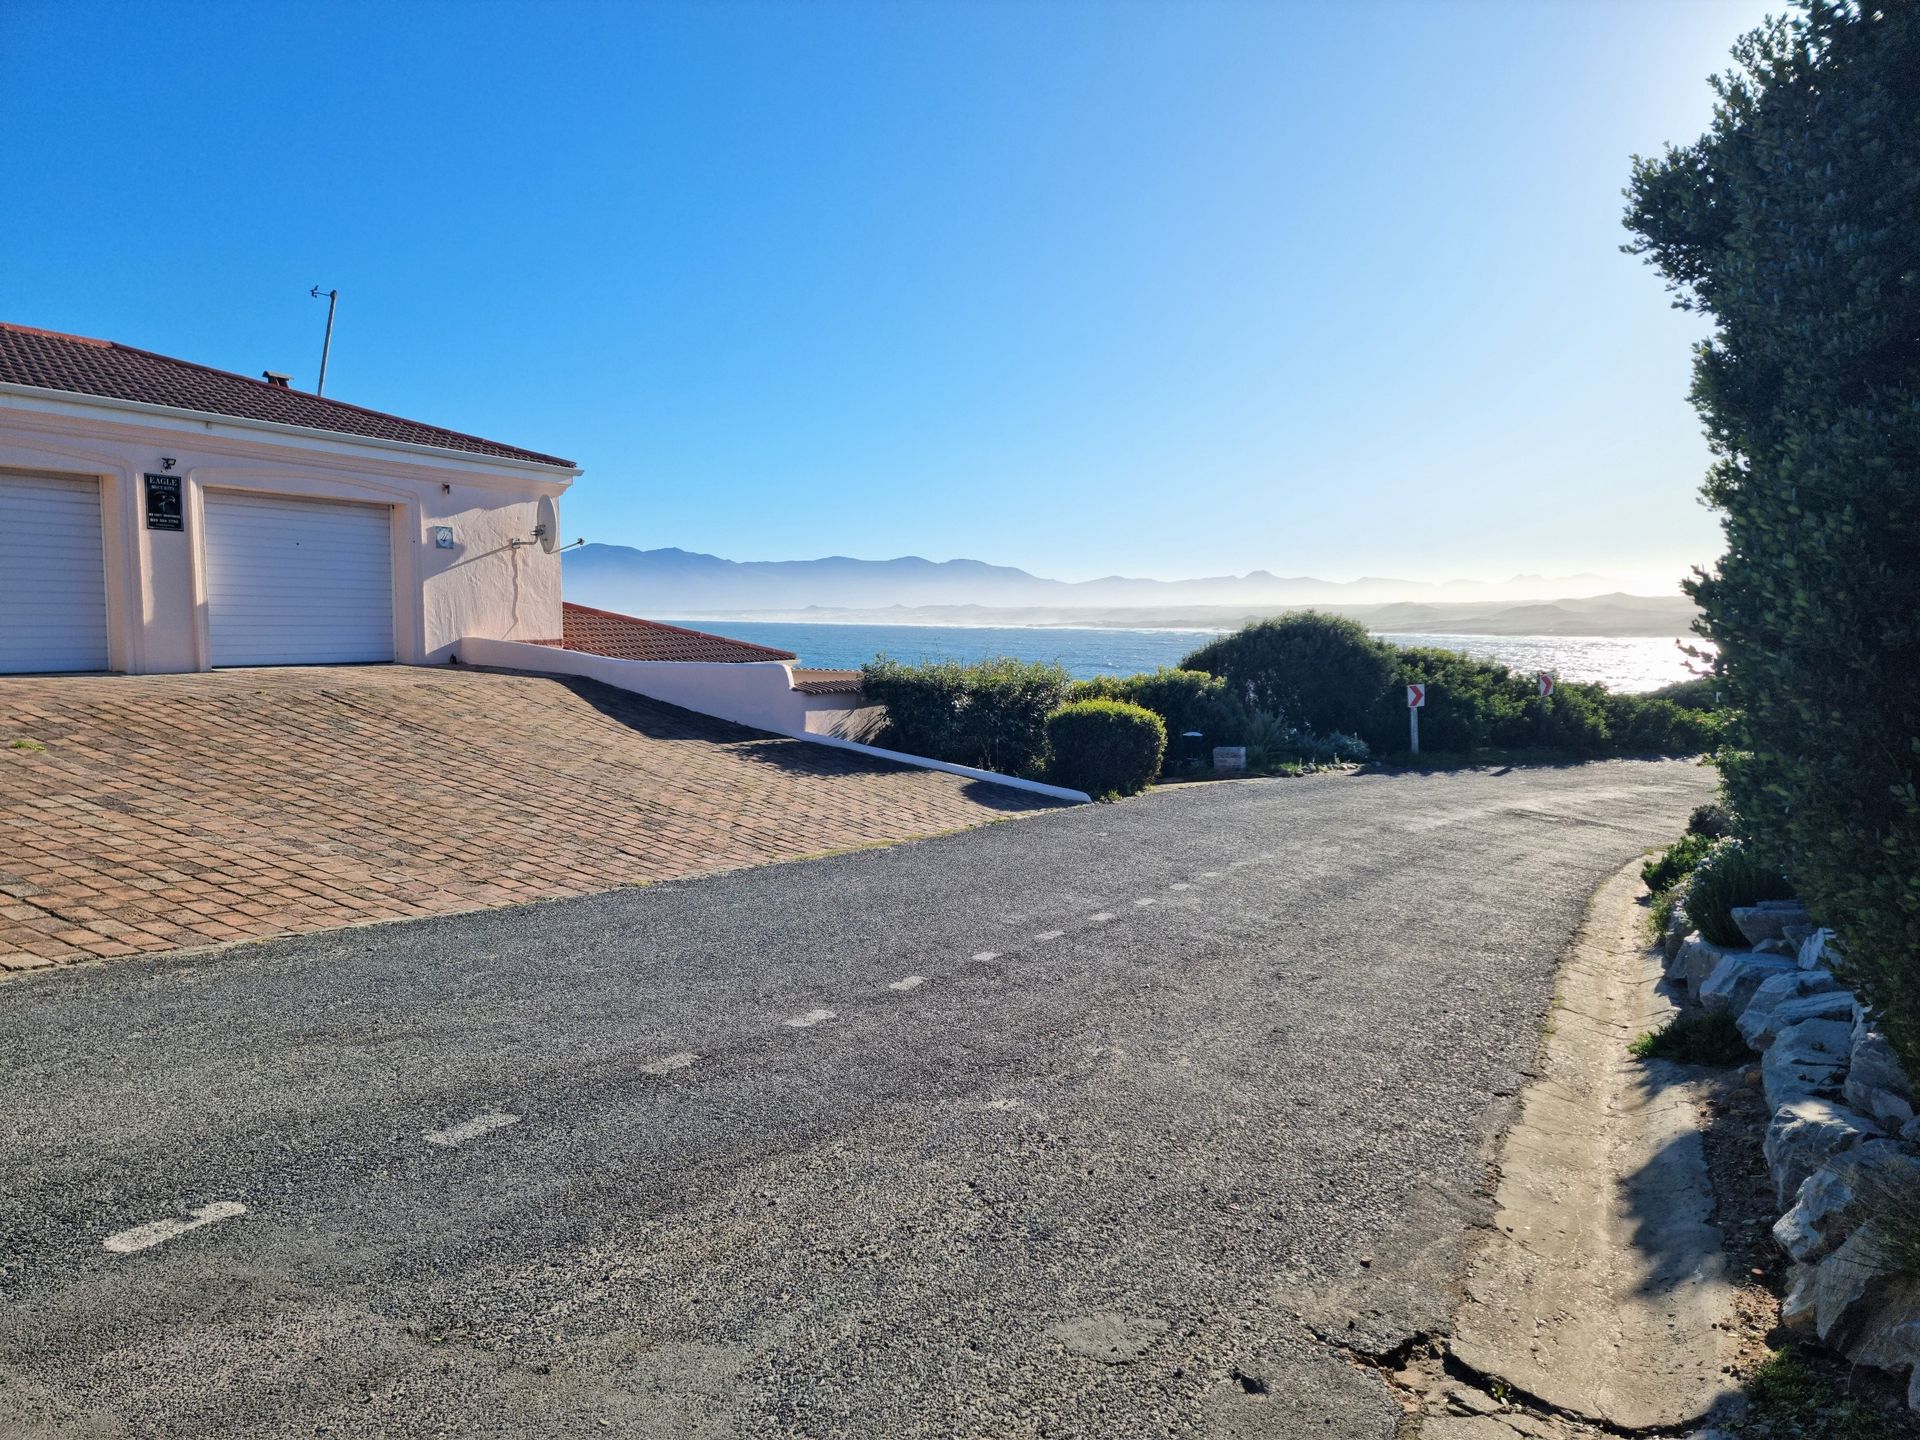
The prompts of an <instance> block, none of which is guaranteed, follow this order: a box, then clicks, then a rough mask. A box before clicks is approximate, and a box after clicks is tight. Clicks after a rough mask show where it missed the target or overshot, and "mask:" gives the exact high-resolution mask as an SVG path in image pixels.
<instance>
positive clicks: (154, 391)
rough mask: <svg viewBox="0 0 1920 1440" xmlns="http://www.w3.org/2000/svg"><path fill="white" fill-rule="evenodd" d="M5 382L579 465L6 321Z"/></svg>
mask: <svg viewBox="0 0 1920 1440" xmlns="http://www.w3.org/2000/svg"><path fill="white" fill-rule="evenodd" d="M0 382H5V383H6V384H9V385H32V386H36V387H38V388H39V389H42V390H64V391H66V392H68V393H69V394H74V395H99V396H103V397H105V398H108V399H113V400H135V401H138V402H140V403H141V404H143V405H165V406H169V407H171V408H173V409H176V410H193V411H197V412H199V413H200V414H203V415H228V416H232V417H233V418H235V419H239V420H267V421H271V422H272V423H274V424H276V425H292V426H296V427H298V428H299V429H302V430H321V431H326V432H329V433H331V434H335V435H359V436H364V437H366V438H369V439H374V440H398V441H402V442H404V443H406V444H408V445H427V446H431V447H433V448H434V449H436V450H459V451H463V452H465V453H466V454H469V455H485V456H490V457H492V458H494V459H504V460H530V461H532V462H533V463H535V464H537V465H564V466H567V467H568V468H572V467H573V462H572V461H571V460H562V459H560V458H559V457H558V456H554V455H543V454H541V453H540V452H539V451H537V450H522V449H521V448H520V447H519V446H517V445H502V444H500V443H499V442H498V441H496V440H482V439H481V438H480V437H479V436H477V435H463V434H461V433H460V432H459V431H458V430H443V429H441V428H440V427H439V426H438V425H422V424H421V423H419V422H418V421H416V420H402V419H400V418H399V417H398V416H397V415H383V414H381V413H380V412H379V411H378V410H364V409H362V408H361V407H360V406H358V405H348V404H346V403H345V402H344V401H340V400H328V399H324V398H322V397H321V396H319V395H310V394H308V393H307V392H306V391H304V390H294V389H291V388H289V387H287V386H284V385H274V384H270V383H269V382H267V381H265V380H250V379H248V378H247V377H246V376H245V375H235V374H233V373H232V372H230V371H226V370H215V369H213V368H212V367H211V366H207V365H196V364H194V363H193V362H192V361H190V360H175V359H172V358H170V357H168V356H166V355H155V354H153V353H152V352H151V351H148V350H136V349H134V348H133V347H132V346H131V345H120V344H116V343H115V342H113V341H111V340H90V339H88V338H86V337H85V336H82V335H62V334H60V333H59V332H57V331H53V330H35V329H31V328H30V327H28V326H25V325H9V324H6V323H5V322H4V321H0Z"/></svg>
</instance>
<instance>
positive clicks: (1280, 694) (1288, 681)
mask: <svg viewBox="0 0 1920 1440" xmlns="http://www.w3.org/2000/svg"><path fill="white" fill-rule="evenodd" d="M1180 664H1181V666H1182V668H1184V669H1188V670H1204V671H1206V672H1207V673H1208V674H1209V675H1219V676H1221V677H1223V678H1224V679H1225V680H1226V682H1227V686H1228V689H1229V691H1230V693H1231V694H1232V695H1233V696H1234V697H1235V698H1237V699H1242V700H1244V701H1246V703H1247V704H1249V705H1251V706H1252V707H1253V708H1254V709H1256V710H1265V711H1268V712H1269V713H1271V714H1274V715H1278V716H1280V717H1281V718H1282V719H1284V720H1285V721H1286V722H1287V723H1288V724H1290V725H1294V726H1297V727H1299V728H1301V729H1303V730H1311V731H1313V732H1314V733H1316V734H1326V733H1327V732H1329V731H1334V730H1340V731H1346V732H1350V733H1359V734H1365V732H1366V728H1367V720H1368V717H1369V716H1371V715H1372V714H1374V712H1375V711H1376V710H1377V708H1378V707H1379V705H1380V701H1381V698H1382V697H1383V696H1384V695H1386V693H1387V691H1388V689H1389V687H1390V686H1391V685H1392V684H1393V649H1392V647H1391V646H1388V645H1385V644H1383V643H1381V642H1380V641H1378V640H1376V639H1374V638H1373V637H1372V636H1371V635H1369V634H1368V633H1367V629H1366V627H1365V626H1364V625H1362V624H1360V623H1359V622H1358V621H1356V620H1348V619H1344V618H1343V617H1341V616H1338V615H1322V614H1320V613H1318V612H1317V611H1313V610H1306V611H1302V612H1300V613H1299V614H1295V615H1282V616H1279V617H1278V618H1276V619H1272V620H1258V621H1255V622H1254V623H1253V624H1251V625H1248V626H1246V627H1245V628H1244V629H1241V630H1237V631H1235V632H1234V633H1233V634H1231V635H1222V636H1221V637H1220V638H1219V639H1217V640H1214V641H1211V642H1209V643H1208V644H1205V645H1202V646H1201V647H1200V648H1199V649H1198V650H1196V651H1194V652H1193V653H1192V654H1191V655H1189V656H1187V658H1186V659H1184V660H1182V661H1181V662H1180ZM1400 723H1401V725H1402V726H1405V724H1406V715H1405V713H1404V712H1403V713H1402V714H1401V716H1400ZM1369 738H1371V737H1369Z"/></svg>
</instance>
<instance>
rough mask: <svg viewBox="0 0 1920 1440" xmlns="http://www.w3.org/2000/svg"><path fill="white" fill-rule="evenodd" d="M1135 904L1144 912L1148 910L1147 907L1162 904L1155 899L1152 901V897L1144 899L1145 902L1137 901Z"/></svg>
mask: <svg viewBox="0 0 1920 1440" xmlns="http://www.w3.org/2000/svg"><path fill="white" fill-rule="evenodd" d="M1133 903H1134V904H1135V905H1136V906H1138V907H1139V908H1140V909H1142V910H1144V909H1146V908H1147V906H1149V905H1158V904H1159V903H1160V902H1159V901H1158V900H1155V899H1152V898H1151V897H1149V898H1147V899H1144V900H1136V901H1134V902H1133Z"/></svg>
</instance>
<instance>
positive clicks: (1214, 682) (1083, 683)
mask: <svg viewBox="0 0 1920 1440" xmlns="http://www.w3.org/2000/svg"><path fill="white" fill-rule="evenodd" d="M1067 699H1068V700H1124V701H1126V702H1127V703H1128V704H1131V705H1140V706H1144V707H1145V708H1146V709H1148V710H1151V711H1153V713H1154V714H1156V715H1158V716H1159V717H1160V720H1161V723H1162V724H1164V725H1165V726H1166V728H1167V753H1166V755H1165V756H1164V757H1163V758H1162V761H1161V764H1162V767H1163V768H1165V767H1167V766H1171V765H1172V764H1173V763H1174V762H1175V761H1176V760H1199V759H1202V758H1203V757H1204V755H1205V754H1206V752H1208V751H1210V750H1211V749H1212V747H1214V746H1215V745H1244V744H1245V743H1246V724H1247V712H1246V707H1245V706H1243V705H1241V704H1240V703H1239V702H1238V701H1236V700H1235V699H1234V698H1233V696H1232V695H1231V694H1229V693H1228V690H1227V682H1226V681H1225V680H1223V679H1221V678H1220V677H1219V676H1218V675H1209V674H1207V672H1206V671H1204V670H1174V669H1169V668H1167V667H1165V666H1162V667H1161V668H1160V669H1158V670H1155V671H1152V672H1151V673H1148V674H1141V675H1097V676H1095V677H1094V678H1093V679H1091V680H1077V681H1075V682H1074V683H1073V685H1072V686H1071V687H1070V688H1069V689H1068V691H1067ZM1190 730H1197V731H1199V732H1200V739H1199V740H1197V741H1193V742H1190V743H1184V744H1183V739H1184V737H1185V736H1186V734H1187V732H1188V731H1190Z"/></svg>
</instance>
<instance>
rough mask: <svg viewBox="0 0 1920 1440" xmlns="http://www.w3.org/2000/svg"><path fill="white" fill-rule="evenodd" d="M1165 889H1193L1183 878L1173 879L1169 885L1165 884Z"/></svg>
mask: <svg viewBox="0 0 1920 1440" xmlns="http://www.w3.org/2000/svg"><path fill="white" fill-rule="evenodd" d="M1167 889H1169V890H1191V889H1193V886H1191V885H1189V884H1188V883H1187V882H1186V881H1184V880H1176V881H1174V882H1173V883H1172V884H1171V885H1169V886H1167Z"/></svg>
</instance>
